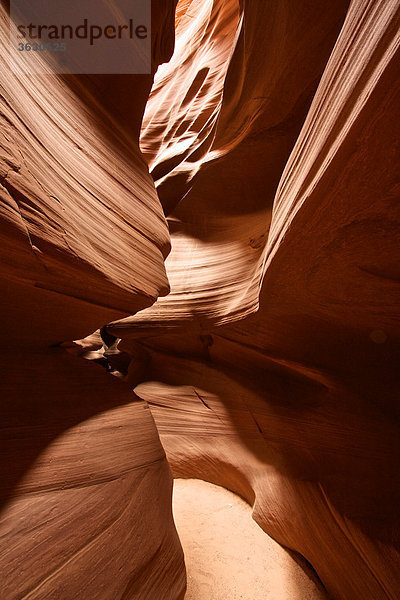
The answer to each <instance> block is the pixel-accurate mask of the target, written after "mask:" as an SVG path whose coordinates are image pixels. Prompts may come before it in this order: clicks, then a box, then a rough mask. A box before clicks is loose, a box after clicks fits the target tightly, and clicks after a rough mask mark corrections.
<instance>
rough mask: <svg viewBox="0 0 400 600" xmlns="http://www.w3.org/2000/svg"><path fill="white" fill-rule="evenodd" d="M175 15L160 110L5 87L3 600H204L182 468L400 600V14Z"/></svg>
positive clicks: (257, 10)
mask: <svg viewBox="0 0 400 600" xmlns="http://www.w3.org/2000/svg"><path fill="white" fill-rule="evenodd" d="M162 4H163V3H157V2H156V3H154V6H155V10H154V29H155V31H159V35H155V36H154V44H153V56H154V65H155V66H156V65H158V64H159V63H163V62H165V64H163V65H161V66H160V67H159V69H158V71H157V73H156V75H155V78H154V84H153V86H152V90H151V93H150V97H149V100H148V101H147V95H148V93H149V92H150V87H151V84H152V78H151V77H149V78H146V77H145V76H137V77H136V78H132V77H130V78H117V79H114V80H110V79H109V78H97V79H93V78H90V77H85V78H83V77H82V78H62V79H61V78H57V77H55V76H54V75H52V74H49V75H46V76H45V77H43V78H41V79H35V81H32V80H27V79H26V78H25V77H22V76H18V73H17V74H15V73H9V72H8V71H7V67H6V66H4V68H3V67H2V72H4V73H5V74H6V76H5V78H4V83H3V86H4V92H3V95H4V105H3V108H2V119H3V120H2V133H3V143H4V150H3V152H2V155H1V163H0V165H1V169H2V172H1V176H2V187H1V188H0V189H1V190H2V204H1V211H2V212H1V221H0V227H1V239H2V262H1V267H0V268H1V276H2V281H3V283H2V314H3V317H4V319H3V321H4V323H3V324H2V332H3V345H4V349H3V356H4V358H3V359H2V362H3V367H5V369H4V370H5V375H4V376H3V378H2V379H3V384H4V390H5V394H4V401H3V402H4V408H3V411H4V413H3V414H4V417H3V423H4V436H3V440H4V441H2V454H3V456H4V464H5V467H4V469H5V471H4V475H3V477H2V481H3V482H5V483H3V498H4V501H3V511H2V518H3V523H4V525H3V527H4V534H3V535H4V539H5V540H6V542H5V543H6V544H7V551H5V550H4V552H2V555H1V556H2V558H1V561H2V564H1V569H2V572H3V573H4V574H6V578H5V580H4V584H3V589H5V590H6V594H7V595H6V596H5V597H6V598H7V600H8V599H10V600H11V599H12V600H14V599H16V598H20V597H24V598H25V597H26V598H38V599H41V598H55V597H57V598H65V599H66V600H67V599H71V598H78V597H83V598H89V597H90V598H91V597H98V598H105V599H106V598H110V599H111V598H113V599H114V598H126V599H128V598H138V599H140V600H142V599H143V600H144V599H146V598H148V599H149V600H159V599H164V598H165V599H168V598H177V599H179V598H182V597H183V594H184V587H185V584H184V569H183V560H182V554H181V550H180V546H179V541H178V539H177V536H176V532H175V530H174V526H173V523H172V518H171V510H170V495H171V480H170V473H169V468H168V464H167V462H166V460H165V455H164V451H163V447H164V448H165V451H166V454H167V458H168V462H169V464H170V465H171V467H172V471H173V474H174V475H175V476H178V477H191V478H200V479H204V480H206V481H210V482H211V483H215V484H219V485H222V486H225V487H227V488H228V489H231V490H233V491H235V492H237V493H238V494H240V495H241V496H242V497H244V498H245V499H246V500H248V502H250V503H251V504H252V505H253V507H254V511H253V515H254V518H255V520H256V521H257V522H258V523H259V524H260V526H261V527H262V528H263V529H264V531H266V532H267V533H268V534H270V535H271V536H272V537H274V539H276V540H277V541H278V542H280V543H281V544H283V545H284V546H286V547H288V548H291V549H292V550H295V551H297V552H299V553H300V554H302V555H303V556H304V557H305V558H306V559H307V560H308V561H309V562H310V563H311V564H312V566H313V567H314V568H315V570H316V572H317V574H318V576H319V577H320V579H321V580H322V582H323V584H324V585H325V587H326V588H327V590H328V592H329V594H330V595H331V596H332V598H335V599H338V600H361V599H362V600H366V599H367V600H372V599H374V600H377V599H379V600H380V599H382V600H387V599H390V600H395V599H397V598H398V597H399V594H400V580H399V572H400V568H399V543H400V540H399V515H398V506H399V505H400V494H399V491H400V485H399V475H398V461H399V429H398V426H397V423H398V416H399V415H398V409H397V404H398V400H397V396H398V389H399V383H400V382H399V375H398V359H399V356H400V353H399V341H400V340H399V338H400V330H399V318H398V315H399V311H400V292H399V290H400V287H399V280H400V273H399V264H400V261H399V258H400V256H399V253H400V252H399V241H400V239H399V238H400V235H399V232H400V212H399V199H398V196H399V194H398V192H399V189H400V188H399V175H398V165H399V133H400V132H399V131H398V129H399V119H398V97H399V91H400V90H399V88H400V60H399V58H400V57H399V52H400V51H399V42H400V34H399V29H400V3H399V2H398V0H353V1H351V2H348V1H347V0H346V1H339V2H336V3H322V2H319V1H316V0H300V1H296V2H290V1H287V0H279V1H276V2H274V3H267V2H262V1H261V0H260V1H256V0H240V1H239V0H238V1H236V0H207V1H203V0H202V1H200V0H181V1H180V2H179V3H178V6H177V12H176V21H175V26H176V47H175V52H174V54H173V56H172V58H171V60H169V58H170V55H171V54H172V49H173V44H172V39H173V9H174V3H173V2H171V3H169V4H168V6H161V5H162ZM164 11H165V12H164ZM2 22H3V24H4V33H3V35H4V36H6V34H7V33H6V32H7V17H6V15H3V21H2ZM3 42H4V44H5V43H6V40H5V37H4V39H3ZM167 61H169V62H167ZM44 89H46V90H49V89H50V90H51V93H50V94H48V93H47V94H44V93H43V90H44ZM129 89H131V90H132V89H135V90H137V95H136V98H137V100H136V103H132V105H131V103H130V101H129V100H127V98H129V95H127V91H128V90H129ZM133 104H135V105H134V106H133ZM143 111H145V114H144V119H143V124H142V127H141V136H140V147H141V150H142V153H143V156H144V157H145V159H146V161H147V163H148V166H149V169H150V173H151V175H152V178H151V177H150V175H149V173H148V170H147V167H146V166H145V162H144V160H143V156H142V155H140V153H139V150H138V146H137V138H138V134H139V129H140V126H141V120H142V114H143ZM153 180H154V182H155V185H156V188H157V192H158V194H157V193H156V190H155V187H154V184H153ZM164 215H165V216H164ZM165 217H166V218H165ZM167 225H168V227H167ZM170 244H171V246H170ZM170 249H171V251H170ZM169 251H170V252H169ZM164 259H166V260H165V267H164ZM169 290H170V293H168V292H169ZM126 315H130V316H126ZM106 323H108V325H107V328H106V331H107V333H108V334H110V335H112V336H115V337H116V338H118V339H121V341H120V342H119V345H118V350H116V349H114V350H113V351H111V350H110V351H109V352H108V358H107V360H108V361H109V366H108V367H109V369H110V370H112V371H114V372H115V374H117V375H119V377H120V378H122V379H125V383H123V382H120V381H117V380H116V379H115V378H112V377H110V375H107V374H106V373H104V372H102V371H101V369H99V367H98V366H97V365H93V364H88V363H84V362H83V361H81V360H80V358H79V357H77V356H74V355H73V354H71V353H66V352H65V350H64V349H63V347H60V346H54V345H55V344H58V343H60V342H62V341H68V340H77V339H78V338H83V337H84V336H85V335H87V334H89V333H91V332H92V331H93V330H95V329H97V328H99V327H102V326H103V325H105V324H106ZM111 339H112V338H111ZM101 344H102V341H101V339H100V338H99V336H92V337H90V338H87V339H86V340H84V341H81V342H77V343H76V344H69V349H70V350H71V348H72V349H74V348H75V354H82V355H86V356H87V357H89V358H90V357H92V358H93V356H94V357H97V358H98V357H99V356H102V354H101V352H103V351H101V352H100V353H99V351H98V349H99V348H100V346H101ZM67 346H68V344H67ZM103 350H104V348H103ZM106 356H107V351H106ZM6 376H7V379H6ZM132 388H133V389H134V394H135V395H133V394H132V391H130V390H132ZM140 399H141V400H140ZM148 407H150V410H151V415H152V416H151V415H150V411H149V410H148ZM153 418H154V421H155V424H156V426H157V428H156V427H155V425H154V421H153ZM157 430H158V433H159V434H160V438H161V442H162V446H161V444H160V440H159V438H158V433H157ZM71 523H72V524H71ZM138 548H140V552H139V551H138ZM38 550H40V551H38ZM25 560H26V563H25V562H24V561H25ZM82 572H85V573H86V572H87V573H88V575H87V576H85V577H82ZM85 586H86V587H85ZM78 590H84V591H83V592H82V591H81V592H78ZM79 593H80V594H81V596H79ZM82 594H83V596H82Z"/></svg>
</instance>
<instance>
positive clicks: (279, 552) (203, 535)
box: [173, 479, 327, 600]
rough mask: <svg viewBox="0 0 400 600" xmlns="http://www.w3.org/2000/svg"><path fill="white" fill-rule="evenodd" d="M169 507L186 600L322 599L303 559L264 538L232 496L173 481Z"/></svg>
mask: <svg viewBox="0 0 400 600" xmlns="http://www.w3.org/2000/svg"><path fill="white" fill-rule="evenodd" d="M173 510H174V519H175V523H176V526H177V530H178V534H179V538H180V540H181V543H182V547H183V551H184V554H185V563H186V569H187V577H188V589H187V593H186V596H185V600H210V599H212V600H266V599H267V598H268V599H270V600H327V596H326V594H325V592H324V590H323V589H322V586H321V585H320V584H319V583H318V582H317V580H316V578H315V576H314V577H313V574H312V571H311V569H310V568H309V567H307V565H306V563H305V562H304V561H302V560H301V559H300V558H299V557H297V558H296V560H295V559H294V558H293V557H292V556H291V555H290V554H289V553H288V552H287V551H286V550H284V549H283V548H282V547H281V546H279V544H277V543H276V542H274V540H272V539H271V538H270V537H268V536H267V535H266V534H265V533H264V532H263V531H262V529H260V528H259V527H258V525H256V523H255V522H254V521H253V520H252V518H251V508H250V506H249V505H248V504H247V503H246V502H244V501H243V500H242V499H241V498H239V497H238V496H237V495H236V494H232V493H231V492H229V491H227V490H225V489H224V488H221V487H218V486H215V485H212V484H210V483H206V482H204V481H200V480H198V479H175V481H174V495H173Z"/></svg>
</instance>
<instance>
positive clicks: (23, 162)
mask: <svg viewBox="0 0 400 600" xmlns="http://www.w3.org/2000/svg"><path fill="white" fill-rule="evenodd" d="M169 4H170V6H169V8H168V14H167V11H166V10H164V11H162V10H160V6H158V12H157V10H156V11H155V12H154V13H153V16H154V20H155V23H156V29H155V31H154V40H155V41H154V52H153V62H154V64H155V67H156V66H157V64H158V63H160V62H162V61H163V60H168V58H169V55H170V53H171V52H172V48H173V37H174V36H173V18H171V15H172V17H173V9H174V4H175V3H174V2H171V3H169ZM166 8H167V7H166V4H165V9H166ZM157 24H158V25H157ZM8 28H9V21H8V16H7V15H6V13H5V11H4V9H1V44H2V52H1V58H0V61H1V70H0V72H1V123H0V127H1V152H0V176H1V180H0V181H1V185H0V195H1V203H0V242H1V259H0V288H1V314H2V318H1V331H2V350H1V359H0V360H1V365H2V368H1V386H2V393H1V430H0V454H1V473H0V480H1V484H0V488H1V494H0V506H1V513H0V538H1V544H0V589H1V592H0V596H1V598H2V600H16V599H17V598H18V599H21V598H24V599H28V598H29V599H32V600H33V599H34V598H36V599H37V600H45V599H49V600H55V598H57V600H75V599H76V600H78V599H89V598H98V599H104V600H106V599H108V600H111V599H112V600H115V599H116V598H121V599H122V598H125V599H128V598H135V599H137V600H145V599H147V600H155V599H156V598H157V599H166V600H169V599H170V600H176V599H181V598H183V596H184V591H185V585H186V584H185V569H184V562H183V553H182V550H181V546H180V543H179V539H178V536H177V533H176V530H175V526H174V523H173V519H172V510H171V497H172V478H171V472H170V468H169V465H168V463H167V461H166V458H165V453H164V450H163V448H162V446H161V444H160V440H159V436H158V432H157V430H156V427H155V425H154V421H153V418H152V416H151V413H150V411H149V409H148V407H147V406H146V405H145V403H144V402H143V401H141V400H140V399H139V398H138V397H136V396H135V395H134V394H133V393H132V392H131V391H130V390H129V389H128V388H127V387H126V386H123V385H122V384H120V385H118V383H117V382H116V381H115V380H113V379H111V378H110V377H108V376H107V375H106V373H104V372H103V371H102V370H101V369H100V368H99V367H98V366H96V365H87V364H86V365H85V364H84V363H83V362H82V361H81V360H80V359H79V358H77V357H75V356H71V355H69V354H67V353H66V352H65V350H63V349H62V348H60V347H57V344H58V343H59V342H62V341H64V340H72V339H76V338H79V337H82V336H83V335H85V334H87V333H88V332H89V331H91V330H93V329H96V328H97V327H99V326H101V325H103V324H104V323H107V322H108V321H110V320H111V319H115V318H117V317H122V316H124V315H126V314H130V313H134V312H136V311H137V310H139V309H141V308H144V307H146V306H149V305H150V304H151V303H152V302H154V301H155V300H156V298H157V297H158V296H159V295H160V294H166V293H168V291H169V284H168V280H167V277H166V273H165V268H164V259H165V257H166V255H167V254H168V252H169V248H170V242H169V234H168V229H167V224H166V221H165V218H164V215H163V213H162V209H161V205H160V203H159V200H158V197H157V193H156V191H155V188H154V183H153V181H152V179H151V177H150V175H149V173H148V168H147V166H146V163H145V161H144V160H143V158H142V156H141V154H140V151H139V148H138V145H137V137H138V134H139V130H140V123H141V119H142V114H143V110H144V106H145V103H146V99H147V95H148V92H149V90H150V87H151V83H152V76H151V75H149V76H136V77H129V76H122V77H121V76H105V77H103V76H101V77H95V76H93V77H89V76H82V77H72V76H69V77H64V78H60V77H56V76H55V75H54V74H52V73H51V72H49V73H48V74H46V75H42V76H33V75H31V76H30V75H28V74H26V73H25V72H24V70H23V69H22V64H19V65H17V67H18V68H16V69H15V70H14V71H11V69H10V67H9V65H8V62H7V60H8ZM36 59H37V60H40V55H39V53H38V54H37V56H36ZM20 60H21V61H23V60H25V59H24V57H23V54H21V57H20ZM19 67H21V69H20V70H19ZM129 86H131V90H133V91H136V100H135V101H136V105H135V106H134V107H133V108H129V106H128V104H127V105H126V106H124V105H123V103H121V104H120V106H118V107H117V106H115V101H116V98H117V97H118V96H117V94H118V93H120V92H121V90H124V91H125V92H126V91H127V90H128V89H129ZM111 90H112V93H111ZM113 94H114V96H113ZM125 97H129V98H130V103H131V104H132V100H131V98H132V94H131V95H129V94H128V96H125ZM111 100H112V102H113V103H114V107H113V106H112V105H111V103H110V101H111ZM116 383H117V386H116V385H115V384H116Z"/></svg>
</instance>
